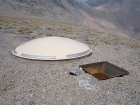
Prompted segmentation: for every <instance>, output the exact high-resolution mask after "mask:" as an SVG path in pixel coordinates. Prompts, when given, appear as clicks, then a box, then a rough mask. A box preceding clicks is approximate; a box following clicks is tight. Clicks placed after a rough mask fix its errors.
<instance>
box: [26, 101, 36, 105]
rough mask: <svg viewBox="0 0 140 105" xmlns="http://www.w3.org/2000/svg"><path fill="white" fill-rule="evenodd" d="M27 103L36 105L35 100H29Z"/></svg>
mask: <svg viewBox="0 0 140 105" xmlns="http://www.w3.org/2000/svg"><path fill="white" fill-rule="evenodd" d="M27 105H35V103H34V101H31V100H29V101H28V104H27Z"/></svg>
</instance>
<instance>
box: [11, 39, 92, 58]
mask: <svg viewBox="0 0 140 105" xmlns="http://www.w3.org/2000/svg"><path fill="white" fill-rule="evenodd" d="M91 52H92V50H91V49H90V48H89V47H88V46H87V45H86V44H84V43H81V42H78V41H75V40H72V39H69V38H64V37H43V38H38V39H34V40H31V41H29V42H26V43H24V44H22V45H20V46H18V47H17V48H16V49H14V50H12V53H13V54H14V55H15V56H19V57H22V58H27V59H36V60H63V59H72V58H78V57H82V56H86V55H89V54H91Z"/></svg>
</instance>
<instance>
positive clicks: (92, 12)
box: [0, 0, 140, 39]
mask: <svg viewBox="0 0 140 105" xmlns="http://www.w3.org/2000/svg"><path fill="white" fill-rule="evenodd" d="M139 5H140V1H139V0H133V1H132V0H87V1H86V2H79V1H78V0H39V1H38V0H0V15H6V16H7V15H8V16H9V14H10V16H12V17H17V16H18V15H19V14H21V15H20V17H25V16H30V15H31V16H37V17H40V18H43V19H47V20H55V21H61V22H67V23H72V24H79V25H85V26H88V27H91V28H94V29H98V30H101V31H104V32H107V33H111V34H118V35H127V36H130V37H132V38H135V39H140V29H139V27H140V21H139V19H140V8H139ZM15 12H16V13H15Z"/></svg>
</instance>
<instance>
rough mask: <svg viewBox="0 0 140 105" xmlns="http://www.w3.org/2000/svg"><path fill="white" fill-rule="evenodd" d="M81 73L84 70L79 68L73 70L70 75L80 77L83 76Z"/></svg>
mask: <svg viewBox="0 0 140 105" xmlns="http://www.w3.org/2000/svg"><path fill="white" fill-rule="evenodd" d="M81 72H82V70H81V69H79V68H72V69H71V70H70V71H69V74H70V75H76V76H78V75H80V74H81Z"/></svg>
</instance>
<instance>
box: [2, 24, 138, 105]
mask: <svg viewBox="0 0 140 105" xmlns="http://www.w3.org/2000/svg"><path fill="white" fill-rule="evenodd" d="M2 27H3V28H2V29H0V105H140V101H139V100H140V69H139V68H140V43H139V42H138V41H136V42H133V43H138V44H137V46H136V47H135V46H132V45H126V44H117V45H116V44H113V43H114V41H112V42H111V44H109V43H108V42H109V41H107V43H106V42H105V43H104V42H103V41H97V43H91V44H90V47H91V48H92V50H93V52H92V55H90V56H88V57H83V58H79V59H73V60H64V61H34V60H27V59H22V58H18V57H16V56H13V55H12V53H11V51H12V49H14V48H15V47H17V46H18V45H20V44H22V43H24V42H26V41H29V40H31V37H27V36H28V35H15V34H13V33H5V32H4V26H2ZM60 34H61V33H60ZM100 34H102V33H100ZM74 35H76V34H74ZM79 35H80V34H79ZM104 36H106V37H107V38H110V37H109V36H107V35H105V34H102V35H100V36H96V37H92V39H93V40H97V39H101V40H103V39H104V38H103V37H104ZM35 37H36V38H37V37H42V36H40V35H36V36H35ZM75 37H76V40H80V41H82V42H86V41H83V39H82V38H79V36H75ZM89 37H91V36H89ZM122 41H123V40H122ZM124 41H128V42H130V40H124ZM100 61H108V62H110V63H113V64H114V65H116V66H119V67H121V68H124V69H125V70H127V71H128V72H130V74H129V75H125V76H123V77H115V78H112V79H108V80H102V81H101V80H97V79H96V78H94V77H93V76H92V75H90V74H88V73H84V72H82V73H81V74H80V75H78V76H75V75H70V74H69V71H70V70H71V69H73V68H78V66H79V65H83V64H88V63H93V62H100Z"/></svg>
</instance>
